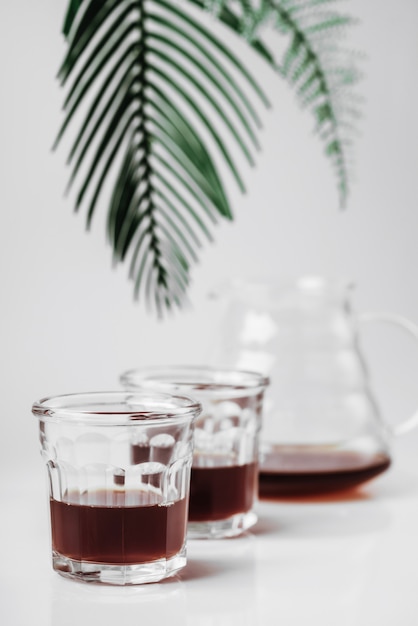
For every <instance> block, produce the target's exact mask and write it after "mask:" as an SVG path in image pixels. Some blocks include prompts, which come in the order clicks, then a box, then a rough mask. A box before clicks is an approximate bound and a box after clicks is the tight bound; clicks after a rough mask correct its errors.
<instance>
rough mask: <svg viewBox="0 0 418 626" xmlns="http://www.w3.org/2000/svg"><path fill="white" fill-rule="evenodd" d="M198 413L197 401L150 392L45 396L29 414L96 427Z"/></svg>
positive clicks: (167, 419)
mask: <svg viewBox="0 0 418 626" xmlns="http://www.w3.org/2000/svg"><path fill="white" fill-rule="evenodd" d="M201 411H202V407H201V404H200V402H197V401H196V400H194V399H193V398H190V397H188V396H186V395H177V394H170V393H162V392H155V391H153V390H151V389H144V390H136V389H135V390H124V391H120V390H118V391H90V392H79V393H69V394H62V395H56V396H47V397H44V398H42V399H40V400H38V401H37V402H34V404H33V405H32V413H33V415H35V417H37V418H38V419H39V420H41V421H54V422H61V421H62V422H68V423H80V424H91V425H97V426H117V425H126V426H135V425H136V426H138V425H139V424H141V423H142V422H146V423H147V424H150V425H151V424H155V423H158V424H164V423H165V422H173V420H174V421H176V420H179V421H181V420H182V419H184V420H188V421H193V420H194V419H195V418H196V417H198V416H199V415H200V413H201Z"/></svg>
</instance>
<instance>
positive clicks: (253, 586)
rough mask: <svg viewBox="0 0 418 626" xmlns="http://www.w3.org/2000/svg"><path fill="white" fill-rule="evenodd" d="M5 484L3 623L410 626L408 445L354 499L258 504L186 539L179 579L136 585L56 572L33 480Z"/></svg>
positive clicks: (413, 473) (411, 484)
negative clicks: (233, 522)
mask: <svg viewBox="0 0 418 626" xmlns="http://www.w3.org/2000/svg"><path fill="white" fill-rule="evenodd" d="M415 442H417V438H416V437H415ZM412 443H413V441H412ZM409 444H411V441H409ZM13 480H14V483H12V476H11V475H9V476H8V475H7V473H6V472H3V478H2V481H1V482H0V495H1V516H0V537H1V544H0V545H1V559H0V624H2V625H4V626H6V625H7V626H14V625H19V626H20V625H22V626H26V625H28V626H29V625H30V626H37V625H38V624H39V625H41V624H42V626H50V625H51V626H52V625H54V626H66V625H74V626H80V625H84V624H86V625H87V624H89V625H91V624H94V625H97V626H108V625H109V626H122V625H125V624H132V625H136V624H138V625H146V626H153V625H154V624H155V625H158V626H162V625H163V624H170V626H177V625H180V624H181V625H182V626H185V625H187V626H223V625H225V626H234V625H237V626H238V625H239V626H258V625H260V626H264V625H266V624H280V625H283V626H287V625H289V626H299V625H300V626H302V625H303V626H311V625H314V626H316V625H318V626H319V625H321V626H328V625H330V626H331V625H332V626H347V625H348V626H363V625H364V626H374V625H376V626H416V625H418V445H416V443H415V444H414V445H408V446H405V445H401V444H398V443H397V449H396V450H394V463H393V466H392V468H391V469H390V470H389V471H388V472H386V474H383V475H382V476H381V477H379V478H377V479H375V480H374V481H373V482H371V483H369V485H368V486H367V488H365V489H364V490H363V491H362V493H361V495H358V496H357V497H354V498H351V499H347V498H346V499H339V500H335V499H334V500H333V501H325V500H324V501H316V502H299V503H289V502H280V503H279V502H274V503H266V502H262V503H259V505H258V512H259V522H258V524H257V525H256V526H255V527H254V529H253V530H252V532H251V533H248V534H247V535H246V536H243V537H241V538H239V539H232V540H223V541H219V540H218V541H190V542H189V547H188V565H187V567H186V568H185V569H184V570H183V571H182V572H181V573H180V574H179V575H178V576H177V577H175V578H173V579H170V580H167V581H165V582H163V583H157V584H151V585H142V586H137V587H109V586H100V585H89V584H84V583H79V582H74V581H71V580H67V579H65V578H62V577H61V576H59V575H58V574H56V573H55V572H54V571H53V570H52V567H51V564H50V547H49V529H48V518H47V506H46V496H45V493H44V492H45V483H44V481H43V480H42V474H41V473H40V472H38V471H37V469H36V470H35V469H34V470H33V471H32V472H31V471H27V472H24V473H22V474H21V475H20V476H19V475H18V476H16V477H15V478H14V479H13Z"/></svg>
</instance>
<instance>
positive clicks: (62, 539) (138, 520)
mask: <svg viewBox="0 0 418 626" xmlns="http://www.w3.org/2000/svg"><path fill="white" fill-rule="evenodd" d="M134 495H135V497H134V498H132V497H131V498H130V499H131V501H133V500H136V501H137V503H138V502H140V500H141V498H142V494H140V493H139V494H134ZM93 496H94V500H93V501H94V502H95V504H94V505H86V504H73V503H69V502H59V501H57V500H54V499H52V498H51V500H50V504H51V528H52V547H53V549H54V550H55V551H56V552H59V553H60V554H62V555H64V556H66V557H69V558H71V559H75V560H77V561H91V562H93V563H107V564H112V565H125V564H134V563H143V562H148V561H155V560H157V559H161V558H170V557H172V556H174V555H175V554H177V553H178V552H179V551H180V550H181V548H182V546H183V543H184V539H185V533H186V524H187V503H186V500H185V499H183V500H179V501H178V502H174V503H173V504H169V505H163V504H148V505H146V506H138V505H135V506H117V505H112V506H108V505H106V506H105V503H106V504H107V503H108V502H109V501H112V500H113V502H115V503H116V502H117V501H118V499H120V498H121V496H122V497H123V494H121V493H120V492H119V493H118V492H116V491H115V492H111V493H110V492H106V491H102V492H99V491H98V492H95V493H94V494H93ZM96 502H97V504H96ZM100 503H102V504H100Z"/></svg>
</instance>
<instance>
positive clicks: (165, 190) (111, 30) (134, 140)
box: [56, 0, 267, 315]
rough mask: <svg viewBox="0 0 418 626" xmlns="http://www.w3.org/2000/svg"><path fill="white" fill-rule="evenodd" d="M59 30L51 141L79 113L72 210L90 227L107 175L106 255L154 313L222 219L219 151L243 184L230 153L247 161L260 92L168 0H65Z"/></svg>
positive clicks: (176, 296)
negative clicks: (61, 41) (60, 102)
mask: <svg viewBox="0 0 418 626" xmlns="http://www.w3.org/2000/svg"><path fill="white" fill-rule="evenodd" d="M63 31H64V34H65V35H66V37H67V41H68V49H67V54H66V55H65V58H64V60H63V63H62V65H61V68H60V71H59V78H60V80H61V82H62V84H63V86H65V88H66V91H67V93H66V99H65V103H64V111H65V117H64V121H63V124H62V127H61V129H60V132H59V134H58V137H57V141H56V144H58V143H59V142H60V141H61V139H62V137H63V135H64V134H66V133H67V132H68V129H69V127H70V126H71V125H72V124H75V123H77V122H78V123H79V129H78V132H77V133H76V136H75V139H74V141H73V143H72V146H71V148H70V152H69V157H68V162H69V165H70V167H71V175H70V181H69V188H71V187H72V186H73V185H76V186H77V191H76V201H75V207H76V210H78V209H80V208H81V207H84V208H85V210H86V215H87V224H88V226H90V224H91V222H92V220H93V218H94V215H95V212H96V209H97V207H98V205H99V203H101V201H102V198H103V197H104V195H105V193H104V190H105V188H107V185H108V184H109V181H110V184H111V193H110V200H109V203H108V209H107V232H108V238H109V241H110V243H111V245H112V248H113V252H114V260H115V262H119V261H124V260H126V259H127V258H128V257H129V265H130V273H129V275H130V277H131V278H132V280H133V281H134V285H135V287H134V290H135V295H136V296H137V297H142V298H144V300H145V301H146V302H147V303H148V305H150V306H151V307H153V308H155V309H156V310H157V312H158V313H159V314H160V315H162V314H163V313H164V311H165V310H166V309H170V308H171V307H172V306H173V305H178V306H181V305H182V303H183V302H184V300H185V296H186V292H187V288H188V284H189V280H190V276H189V274H190V268H191V266H192V264H194V263H196V262H197V258H198V256H197V249H198V248H199V246H201V244H202V238H204V239H208V240H211V239H212V236H211V229H212V226H213V225H214V224H215V223H216V222H217V219H218V218H219V217H223V218H226V219H231V218H232V211H231V208H230V204H229V201H228V197H227V194H226V191H225V185H224V183H223V181H222V178H221V176H220V174H219V165H218V163H220V161H219V159H220V158H221V159H222V160H223V162H224V168H227V169H228V170H229V174H230V176H232V177H233V178H234V179H235V181H236V183H237V184H238V186H239V188H240V189H241V190H243V191H244V183H243V180H242V176H241V174H240V172H239V167H238V165H237V159H238V160H239V159H240V158H241V157H240V156H239V154H241V155H242V157H243V158H244V159H245V160H246V161H247V162H248V163H249V164H250V165H252V164H253V163H254V158H253V152H254V150H256V149H257V148H258V140H257V130H258V128H259V127H260V120H259V116H258V114H257V111H256V107H255V105H254V104H253V100H255V98H257V99H258V100H259V101H261V102H262V103H263V104H264V105H266V104H267V99H266V97H265V96H264V94H263V92H262V90H261V89H260V87H259V86H258V84H257V82H256V81H255V80H254V79H253V78H252V76H251V75H250V74H249V72H248V71H247V70H246V69H245V67H244V66H243V65H242V64H241V62H240V61H239V59H238V58H237V57H236V56H235V55H234V53H233V52H231V51H230V50H229V49H228V48H227V47H226V46H225V45H224V44H223V43H222V42H221V41H220V40H219V39H218V38H216V37H215V36H214V35H213V34H212V33H211V32H210V31H209V30H207V29H206V28H205V27H204V26H203V25H202V24H201V23H199V22H198V21H196V20H195V19H194V18H193V17H192V16H191V15H189V14H188V13H187V12H186V11H184V10H183V9H182V8H180V7H179V6H176V5H175V3H173V2H171V0H100V1H99V0H72V1H71V2H70V3H69V5H68V10H67V14H66V18H65V22H64V27H63ZM243 84H246V87H245V89H244V87H243V86H242V85H243ZM202 101H204V102H205V106H202ZM80 119H81V123H80V121H79V120H80ZM215 157H216V158H215Z"/></svg>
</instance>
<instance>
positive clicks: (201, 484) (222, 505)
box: [189, 463, 257, 522]
mask: <svg viewBox="0 0 418 626" xmlns="http://www.w3.org/2000/svg"><path fill="white" fill-rule="evenodd" d="M256 490H257V466H256V464H255V463H249V464H247V465H231V466H224V467H195V466H193V467H192V476H191V485H190V504H189V521H190V522H204V521H206V522H209V521H216V520H221V519H226V518H228V517H231V516H232V515H236V514H237V513H245V512H247V511H249V510H250V509H251V508H252V506H253V502H254V496H255V495H256Z"/></svg>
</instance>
